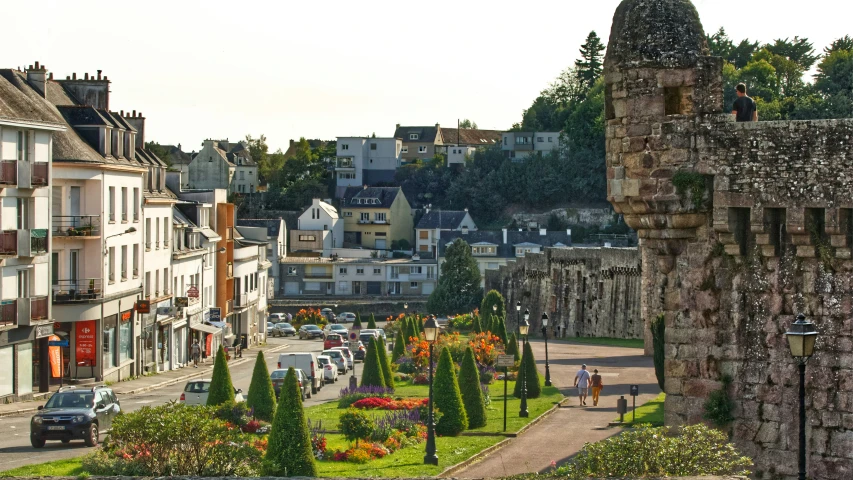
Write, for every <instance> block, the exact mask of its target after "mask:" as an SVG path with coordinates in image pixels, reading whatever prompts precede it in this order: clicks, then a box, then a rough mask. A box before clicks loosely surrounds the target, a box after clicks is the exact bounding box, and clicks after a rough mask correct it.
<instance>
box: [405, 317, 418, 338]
mask: <svg viewBox="0 0 853 480" xmlns="http://www.w3.org/2000/svg"><path fill="white" fill-rule="evenodd" d="M406 338H408V339H409V343H411V342H412V338H418V329H417V327H415V319H414V318H409V319H408V320H407V321H406Z"/></svg>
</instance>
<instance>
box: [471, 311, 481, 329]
mask: <svg viewBox="0 0 853 480" xmlns="http://www.w3.org/2000/svg"><path fill="white" fill-rule="evenodd" d="M482 331H483V327H482V325H481V324H480V316H479V315H474V320H473V321H472V322H471V332H473V333H480V332H482Z"/></svg>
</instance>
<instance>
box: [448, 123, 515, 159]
mask: <svg viewBox="0 0 853 480" xmlns="http://www.w3.org/2000/svg"><path fill="white" fill-rule="evenodd" d="M502 133H503V132H501V131H500V130H480V129H476V128H442V129H441V139H442V142H443V144H442V145H441V146H437V147H436V150H437V151H438V153H443V154H444V155H445V156H446V158H447V166H448V167H450V166H465V160H467V159H469V158H471V157H472V156H473V155H474V152H476V151H477V149H478V148H484V147H488V146H491V145H496V144H498V143H500V142H501V136H502Z"/></svg>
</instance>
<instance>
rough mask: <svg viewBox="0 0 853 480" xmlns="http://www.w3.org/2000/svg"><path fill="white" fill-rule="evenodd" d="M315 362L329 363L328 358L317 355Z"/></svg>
mask: <svg viewBox="0 0 853 480" xmlns="http://www.w3.org/2000/svg"><path fill="white" fill-rule="evenodd" d="M317 362H318V363H320V365H328V364H329V359H328V358H320V357H317Z"/></svg>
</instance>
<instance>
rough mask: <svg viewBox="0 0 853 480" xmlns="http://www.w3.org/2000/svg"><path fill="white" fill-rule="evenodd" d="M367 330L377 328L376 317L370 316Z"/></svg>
mask: <svg viewBox="0 0 853 480" xmlns="http://www.w3.org/2000/svg"><path fill="white" fill-rule="evenodd" d="M367 328H372V329H375V328H376V317H374V316H373V314H372V313H371V314H370V318H369V319H368V320H367Z"/></svg>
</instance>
